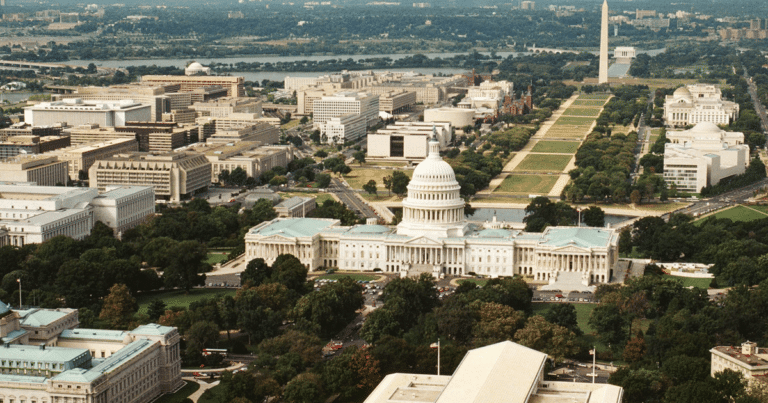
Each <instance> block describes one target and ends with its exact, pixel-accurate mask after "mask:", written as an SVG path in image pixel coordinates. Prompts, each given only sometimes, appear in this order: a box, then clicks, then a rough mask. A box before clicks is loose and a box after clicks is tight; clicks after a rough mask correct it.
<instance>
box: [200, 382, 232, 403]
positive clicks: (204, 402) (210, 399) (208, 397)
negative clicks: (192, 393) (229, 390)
mask: <svg viewBox="0 0 768 403" xmlns="http://www.w3.org/2000/svg"><path fill="white" fill-rule="evenodd" d="M225 393H226V391H225V390H224V388H223V387H222V386H221V384H219V385H216V386H214V387H212V388H210V389H208V390H206V391H205V392H203V394H202V395H201V396H200V399H198V400H197V403H219V402H221V401H223V400H224V394H225Z"/></svg>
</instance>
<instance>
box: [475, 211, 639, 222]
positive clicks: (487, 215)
mask: <svg viewBox="0 0 768 403" xmlns="http://www.w3.org/2000/svg"><path fill="white" fill-rule="evenodd" d="M494 212H495V213H496V220H497V221H507V222H519V223H521V222H523V218H525V209H517V208H499V209H491V208H478V209H475V214H474V215H472V216H470V217H467V219H468V220H469V221H476V222H478V221H479V222H484V221H491V220H492V219H493V214H494ZM582 218H584V217H582ZM632 218H634V217H631V216H625V215H612V214H606V215H605V223H606V224H611V226H613V225H616V224H618V223H621V222H624V221H627V220H629V219H632ZM582 225H584V224H583V223H582Z"/></svg>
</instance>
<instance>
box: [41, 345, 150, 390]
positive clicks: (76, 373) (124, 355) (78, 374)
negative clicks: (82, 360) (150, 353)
mask: <svg viewBox="0 0 768 403" xmlns="http://www.w3.org/2000/svg"><path fill="white" fill-rule="evenodd" d="M153 344H154V343H153V342H151V341H150V340H147V339H139V340H136V341H134V342H132V343H131V344H128V345H127V346H125V347H123V348H121V349H120V350H118V351H117V352H116V353H114V354H112V355H110V356H109V357H107V358H106V359H104V360H103V361H101V362H100V363H99V364H97V365H95V366H94V367H92V368H90V369H83V368H75V369H71V370H69V371H64V372H62V373H61V374H58V375H56V376H55V377H53V379H54V380H56V381H63V382H92V381H93V380H95V379H98V378H99V377H100V376H102V375H104V374H106V373H109V372H112V371H113V370H115V369H116V368H119V367H120V366H121V365H123V364H124V363H126V362H127V361H128V360H130V359H131V358H133V357H135V356H136V355H137V354H140V353H141V352H143V351H144V350H146V349H148V348H150V347H152V345H153ZM73 350H74V349H73ZM85 351H88V350H85Z"/></svg>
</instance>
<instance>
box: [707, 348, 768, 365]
mask: <svg viewBox="0 0 768 403" xmlns="http://www.w3.org/2000/svg"><path fill="white" fill-rule="evenodd" d="M710 351H717V352H719V353H722V354H725V355H727V356H730V357H731V358H732V359H734V360H735V361H739V362H741V363H743V364H746V365H747V366H750V367H761V366H768V354H759V349H758V354H742V347H741V346H717V347H714V348H713V349H712V350H710ZM763 351H765V349H763Z"/></svg>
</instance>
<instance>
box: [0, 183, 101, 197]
mask: <svg viewBox="0 0 768 403" xmlns="http://www.w3.org/2000/svg"><path fill="white" fill-rule="evenodd" d="M93 192H98V191H96V189H91V188H73V187H63V186H35V185H30V184H29V183H28V182H20V183H15V182H3V183H0V199H13V200H64V199H67V198H70V197H80V196H81V195H84V194H89V193H93Z"/></svg>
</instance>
